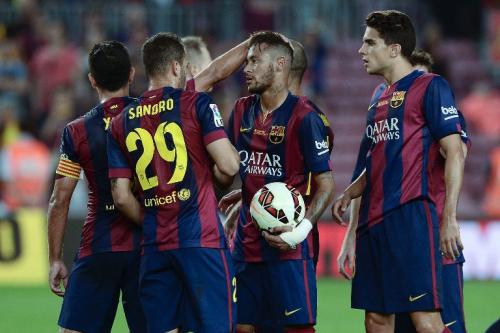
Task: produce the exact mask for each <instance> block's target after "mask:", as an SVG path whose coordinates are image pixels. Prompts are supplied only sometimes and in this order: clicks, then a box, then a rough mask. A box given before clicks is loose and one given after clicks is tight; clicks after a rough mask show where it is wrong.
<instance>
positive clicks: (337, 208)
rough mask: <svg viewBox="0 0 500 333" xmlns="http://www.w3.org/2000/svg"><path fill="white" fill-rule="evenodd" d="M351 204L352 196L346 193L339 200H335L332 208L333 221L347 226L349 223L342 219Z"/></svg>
mask: <svg viewBox="0 0 500 333" xmlns="http://www.w3.org/2000/svg"><path fill="white" fill-rule="evenodd" d="M350 203H351V196H350V195H349V194H348V193H347V192H344V193H343V194H341V195H339V196H338V198H337V199H335V201H334V203H333V206H332V216H333V220H334V221H335V222H337V224H340V225H343V226H346V225H347V223H346V222H344V220H343V219H342V215H344V213H345V211H346V210H347V208H348V207H349V204H350Z"/></svg>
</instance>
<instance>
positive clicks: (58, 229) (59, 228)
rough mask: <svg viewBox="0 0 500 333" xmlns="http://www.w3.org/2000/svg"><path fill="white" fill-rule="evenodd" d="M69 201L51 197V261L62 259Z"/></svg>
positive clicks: (48, 216) (49, 227)
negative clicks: (64, 201) (59, 200)
mask: <svg viewBox="0 0 500 333" xmlns="http://www.w3.org/2000/svg"><path fill="white" fill-rule="evenodd" d="M68 210H69V202H67V203H61V202H58V201H57V200H56V198H55V197H54V196H52V197H51V198H50V202H49V208H48V212H47V226H48V230H47V231H48V243H49V262H50V263H52V262H54V261H57V260H62V252H63V241H64V232H65V230H66V221H67V219H68Z"/></svg>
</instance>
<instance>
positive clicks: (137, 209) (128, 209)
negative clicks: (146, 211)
mask: <svg viewBox="0 0 500 333" xmlns="http://www.w3.org/2000/svg"><path fill="white" fill-rule="evenodd" d="M115 205H116V208H118V210H119V211H120V212H121V213H122V214H123V215H125V216H126V217H127V218H128V219H129V220H131V221H132V222H134V223H135V224H138V225H142V219H141V210H142V208H141V204H140V203H139V201H138V200H137V199H136V198H135V197H134V196H133V195H132V193H130V194H127V195H124V196H123V197H122V199H121V200H120V201H119V202H118V203H117V202H116V201H115Z"/></svg>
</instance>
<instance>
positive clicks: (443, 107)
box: [424, 76, 461, 140]
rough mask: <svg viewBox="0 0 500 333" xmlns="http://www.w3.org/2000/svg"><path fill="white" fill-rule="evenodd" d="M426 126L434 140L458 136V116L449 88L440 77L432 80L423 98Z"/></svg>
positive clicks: (459, 130)
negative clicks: (453, 135)
mask: <svg viewBox="0 0 500 333" xmlns="http://www.w3.org/2000/svg"><path fill="white" fill-rule="evenodd" d="M424 114H425V118H426V120H427V126H428V127H429V130H430V132H431V135H432V136H433V137H434V139H435V140H440V139H442V138H444V137H445V136H448V135H451V134H460V132H461V126H460V116H459V115H458V109H457V107H456V105H455V97H454V96H453V92H452V91H451V88H450V86H449V84H448V82H446V80H445V79H443V78H442V77H440V76H436V77H435V78H433V79H432V81H431V82H430V83H429V86H428V87H427V90H426V93H425V97H424Z"/></svg>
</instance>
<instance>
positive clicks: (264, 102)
mask: <svg viewBox="0 0 500 333" xmlns="http://www.w3.org/2000/svg"><path fill="white" fill-rule="evenodd" d="M249 43H250V49H249V51H248V55H247V64H246V66H245V69H244V71H245V74H246V78H247V85H248V89H249V91H250V93H252V94H253V95H251V96H248V97H244V98H241V99H239V100H238V101H237V102H236V104H235V107H234V110H233V113H232V115H231V118H230V121H229V126H228V132H229V137H230V139H231V141H232V142H233V144H234V145H235V147H236V149H237V150H238V151H239V154H240V158H241V163H240V169H239V171H240V176H241V179H242V182H243V186H242V198H243V205H242V209H241V210H240V212H241V213H240V216H239V221H238V225H237V228H236V234H235V237H234V250H233V259H234V260H235V270H236V276H237V281H238V289H237V295H236V296H237V299H238V328H237V331H238V332H254V330H255V327H257V326H274V327H276V326H277V327H279V328H280V330H285V331H286V332H304V333H305V332H314V324H315V321H316V277H315V273H314V266H313V262H312V235H311V233H310V231H311V229H312V227H313V224H315V223H316V222H317V220H318V218H319V217H320V216H321V214H322V212H323V210H324V209H325V207H326V206H327V205H328V203H329V200H330V198H331V195H332V192H333V187H334V183H333V177H332V173H331V166H330V156H329V149H328V139H327V136H328V131H327V130H326V127H325V125H324V122H323V120H322V119H321V117H320V115H319V114H318V113H317V112H316V109H315V108H314V107H313V106H312V104H311V103H310V102H309V101H308V100H307V98H305V97H297V96H294V95H292V94H291V93H290V92H289V90H288V77H289V73H290V67H291V63H292V58H293V50H292V48H291V46H290V43H289V42H288V41H287V40H285V39H284V38H283V36H282V35H280V34H278V33H274V32H259V33H255V34H253V35H252V36H251V38H250V42H249ZM275 181H281V182H285V183H287V184H289V185H291V186H293V187H295V188H296V189H298V190H299V191H300V193H301V194H302V195H303V196H304V198H305V200H306V202H307V203H308V206H309V207H308V210H307V211H306V215H305V218H304V219H303V220H302V221H298V222H300V223H299V224H298V226H297V227H296V228H295V229H293V230H289V229H286V228H280V229H279V228H275V229H274V232H273V234H270V233H264V234H261V232H260V231H259V229H258V228H257V227H256V225H255V224H254V223H252V222H251V218H250V213H249V206H250V201H251V199H252V197H253V195H254V194H255V193H256V192H257V190H258V189H260V188H261V187H262V186H264V185H265V184H267V183H270V182H275ZM311 184H312V185H314V187H315V188H311V187H310V185H311ZM290 290H293V292H292V293H291V292H290Z"/></svg>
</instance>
